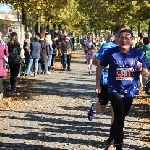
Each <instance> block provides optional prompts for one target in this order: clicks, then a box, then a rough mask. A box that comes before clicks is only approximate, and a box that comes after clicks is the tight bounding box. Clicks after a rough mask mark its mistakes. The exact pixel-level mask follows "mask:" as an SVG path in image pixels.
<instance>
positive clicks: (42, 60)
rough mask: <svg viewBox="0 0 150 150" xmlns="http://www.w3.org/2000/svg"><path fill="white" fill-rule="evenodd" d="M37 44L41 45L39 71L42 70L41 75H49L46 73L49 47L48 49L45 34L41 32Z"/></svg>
mask: <svg viewBox="0 0 150 150" xmlns="http://www.w3.org/2000/svg"><path fill="white" fill-rule="evenodd" d="M39 42H40V44H41V51H40V56H41V58H40V64H41V70H42V73H44V74H45V75H49V74H51V73H50V72H49V71H48V64H47V59H48V55H49V52H50V47H49V44H48V43H47V42H46V41H45V33H43V32H42V33H41V34H40V40H39Z"/></svg>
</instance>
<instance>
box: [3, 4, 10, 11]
mask: <svg viewBox="0 0 150 150" xmlns="http://www.w3.org/2000/svg"><path fill="white" fill-rule="evenodd" d="M10 10H11V8H10V7H9V6H8V5H3V4H1V5H0V11H5V12H9V11H10Z"/></svg>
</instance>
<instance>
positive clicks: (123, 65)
mask: <svg viewBox="0 0 150 150" xmlns="http://www.w3.org/2000/svg"><path fill="white" fill-rule="evenodd" d="M132 37H133V34H132V31H131V30H129V29H125V30H122V31H121V32H120V33H119V46H117V47H115V48H111V49H109V50H107V51H106V52H105V53H104V55H103V56H102V58H101V61H100V66H101V68H100V75H101V73H102V70H103V68H104V67H107V66H108V65H109V68H108V97H109V100H110V101H111V106H112V108H113V111H114V121H113V123H112V125H111V128H110V135H109V138H108V139H107V143H108V144H109V143H111V142H112V141H113V140H114V147H116V150H122V144H123V128H124V119H125V117H126V116H127V114H128V113H129V111H130V107H131V105H132V102H133V97H134V96H135V95H136V94H137V93H138V92H139V91H138V78H139V74H141V75H142V76H143V77H145V78H147V77H148V76H149V72H148V64H147V62H146V58H145V56H144V54H143V53H142V51H140V50H138V49H136V48H132V47H131V43H132ZM99 85H100V84H99ZM96 91H97V92H98V93H100V92H101V88H100V86H98V85H97V87H96Z"/></svg>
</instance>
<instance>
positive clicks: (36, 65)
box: [27, 58, 39, 76]
mask: <svg viewBox="0 0 150 150" xmlns="http://www.w3.org/2000/svg"><path fill="white" fill-rule="evenodd" d="M38 61H39V58H30V59H29V64H28V67H27V76H28V75H30V74H31V72H30V69H31V66H32V64H33V68H34V75H37V72H38Z"/></svg>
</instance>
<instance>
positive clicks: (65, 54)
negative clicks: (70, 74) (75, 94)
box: [60, 35, 72, 71]
mask: <svg viewBox="0 0 150 150" xmlns="http://www.w3.org/2000/svg"><path fill="white" fill-rule="evenodd" d="M71 52H72V47H71V44H70V40H69V38H68V37H67V35H64V38H63V39H62V41H61V50H60V55H61V56H62V66H63V70H64V71H66V66H67V69H68V71H70V63H71Z"/></svg>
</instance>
